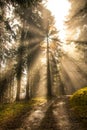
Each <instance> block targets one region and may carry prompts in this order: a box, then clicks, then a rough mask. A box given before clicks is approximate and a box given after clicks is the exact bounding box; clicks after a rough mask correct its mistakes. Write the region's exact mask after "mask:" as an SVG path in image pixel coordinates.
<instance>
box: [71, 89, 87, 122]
mask: <svg viewBox="0 0 87 130" xmlns="http://www.w3.org/2000/svg"><path fill="white" fill-rule="evenodd" d="M70 103H71V106H72V109H73V110H74V112H75V114H76V115H77V116H78V117H79V118H81V119H83V120H87V87H85V88H82V89H80V90H78V91H76V92H75V93H74V94H73V95H72V96H71V98H70Z"/></svg>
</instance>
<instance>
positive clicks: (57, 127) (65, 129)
mask: <svg viewBox="0 0 87 130" xmlns="http://www.w3.org/2000/svg"><path fill="white" fill-rule="evenodd" d="M68 99H69V97H68V96H61V97H58V98H56V99H53V100H51V101H49V102H47V103H45V104H40V105H39V106H37V107H35V108H33V109H32V110H31V112H27V113H26V115H24V116H23V117H22V123H21V125H20V126H15V123H18V122H20V120H21V119H19V120H18V121H17V122H13V124H11V125H9V126H8V127H7V128H6V129H3V130H86V127H82V125H81V122H80V121H78V120H77V119H76V117H74V116H73V115H72V112H71V110H70V108H69V102H68ZM0 130H1V129H0Z"/></svg>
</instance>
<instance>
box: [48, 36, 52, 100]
mask: <svg viewBox="0 0 87 130" xmlns="http://www.w3.org/2000/svg"><path fill="white" fill-rule="evenodd" d="M47 97H48V98H51V97H52V86H51V73H50V63H49V41H48V36H47Z"/></svg>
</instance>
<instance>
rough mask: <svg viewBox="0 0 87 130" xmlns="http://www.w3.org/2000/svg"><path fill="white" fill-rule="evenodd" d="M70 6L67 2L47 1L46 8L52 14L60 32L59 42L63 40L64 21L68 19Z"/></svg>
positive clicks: (62, 0) (63, 0) (59, 0)
mask: <svg viewBox="0 0 87 130" xmlns="http://www.w3.org/2000/svg"><path fill="white" fill-rule="evenodd" d="M70 7H71V4H70V2H69V1H68V0H48V2H47V8H48V9H49V10H50V11H51V12H52V14H53V15H54V17H55V20H56V27H57V29H58V30H59V31H60V33H59V35H60V38H61V40H64V39H65V31H64V29H65V26H64V21H66V20H67V19H68V17H67V16H68V13H69V9H70Z"/></svg>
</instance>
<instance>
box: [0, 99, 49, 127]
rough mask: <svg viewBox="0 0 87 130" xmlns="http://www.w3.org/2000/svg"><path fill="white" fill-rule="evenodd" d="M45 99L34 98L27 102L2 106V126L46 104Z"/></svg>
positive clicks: (0, 115)
mask: <svg viewBox="0 0 87 130" xmlns="http://www.w3.org/2000/svg"><path fill="white" fill-rule="evenodd" d="M45 102H46V99H45V98H33V99H31V100H30V101H26V102H23V101H22V102H15V103H12V104H1V105H0V125H2V124H5V123H6V122H9V121H11V120H12V119H14V118H16V117H18V116H20V115H21V114H22V113H23V114H24V113H26V112H27V111H30V110H32V108H34V107H35V106H38V105H40V104H42V103H45Z"/></svg>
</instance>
